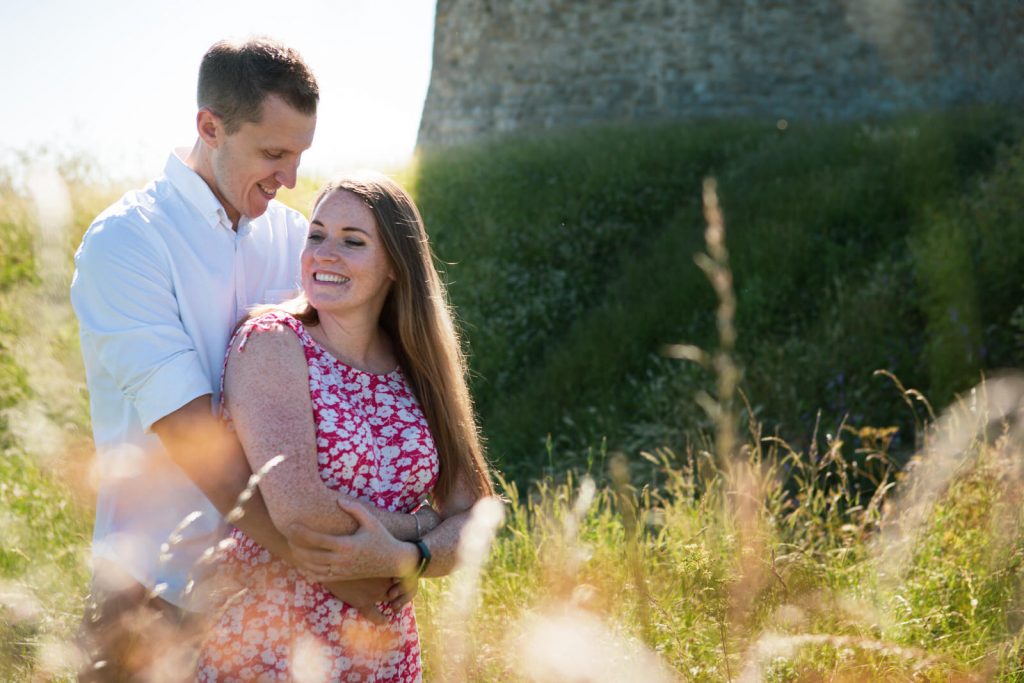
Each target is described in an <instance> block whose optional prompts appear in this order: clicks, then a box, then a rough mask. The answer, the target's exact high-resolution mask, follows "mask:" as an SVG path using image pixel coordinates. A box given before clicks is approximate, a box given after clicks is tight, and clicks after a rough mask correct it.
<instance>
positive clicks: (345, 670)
mask: <svg viewBox="0 0 1024 683" xmlns="http://www.w3.org/2000/svg"><path fill="white" fill-rule="evenodd" d="M282 325H283V326H286V327H288V328H289V329H291V330H292V331H293V332H295V334H296V336H298V338H299V340H300V341H301V342H302V346H303V350H304V352H305V355H306V363H307V365H308V367H309V394H310V398H311V399H312V403H313V418H314V420H315V422H316V446H317V462H318V465H319V470H320V478H321V479H322V480H323V481H324V483H325V484H326V485H327V486H328V487H330V488H331V489H334V490H336V491H341V492H344V493H346V494H348V495H351V496H355V497H357V498H360V499H362V500H364V501H367V502H370V503H373V504H374V505H376V506H378V507H380V508H384V509H386V510H389V511H391V512H412V511H413V510H414V509H416V507H417V506H419V505H420V503H421V502H422V501H423V500H424V499H425V498H426V497H427V495H428V494H429V493H430V491H431V490H432V489H433V487H434V484H435V483H436V481H437V474H438V467H439V465H438V458H437V450H436V449H435V447H434V442H433V439H432V437H431V435H430V428H429V427H428V425H427V421H426V418H425V417H424V416H423V412H422V411H421V410H420V407H419V403H418V402H417V401H416V397H415V396H414V395H413V392H412V389H411V387H410V386H409V383H408V382H407V381H406V378H405V376H404V375H403V374H402V372H401V370H400V369H397V370H395V371H393V372H391V373H389V374H387V375H377V374H373V373H368V372H363V371H361V370H357V369H355V368H352V367H350V366H348V365H346V364H345V363H342V362H341V361H339V360H337V359H336V358H334V357H333V356H331V355H330V354H329V353H328V352H327V351H326V350H324V349H323V348H322V347H321V346H320V345H319V344H317V343H316V341H315V340H314V339H313V338H312V337H311V336H310V335H309V332H308V331H307V330H306V329H305V327H303V325H302V323H301V322H299V321H298V320H296V319H295V318H293V317H292V316H290V315H288V314H286V313H284V312H281V311H272V312H269V313H265V314H263V315H261V316H259V317H256V318H253V319H252V320H249V321H247V322H246V323H245V324H244V325H242V326H241V327H240V328H239V329H238V331H237V332H236V333H235V337H239V335H240V338H241V342H240V344H239V351H240V352H242V351H244V348H245V344H246V342H247V341H248V339H249V337H250V335H252V334H253V333H256V332H260V331H267V330H272V329H275V328H278V327H279V326H282ZM235 337H233V338H232V341H231V344H229V349H230V347H231V345H233V344H234V340H235ZM226 362H227V361H226V359H225V363H226ZM222 389H223V386H222ZM222 393H223V392H222ZM222 410H223V415H224V417H225V419H227V420H230V416H229V415H228V414H227V411H226V409H222ZM231 536H232V538H233V539H234V541H235V544H234V547H233V548H232V549H231V550H230V551H229V553H228V557H227V559H226V564H227V569H229V570H230V571H231V572H232V573H233V574H234V576H235V578H236V580H237V581H238V582H239V584H240V585H242V586H245V587H246V590H245V591H244V592H242V593H241V594H239V595H237V596H236V597H235V598H233V599H232V600H230V601H229V602H228V604H227V605H226V607H225V608H224V610H223V613H222V615H221V616H220V619H219V621H218V622H217V623H216V624H215V626H214V627H213V629H212V630H211V632H210V633H209V634H208V636H207V638H206V641H205V642H204V644H203V648H202V652H201V655H200V661H199V668H198V671H197V679H198V680H199V681H219V682H224V683H228V682H231V681H239V682H241V681H254V680H258V681H292V680H303V681H346V682H347V681H352V682H358V683H384V682H385V681H386V682H389V683H391V682H393V683H413V682H418V681H420V680H421V664H420V646H419V636H418V634H417V630H416V616H415V612H414V610H413V606H412V604H411V603H410V604H407V605H405V607H403V608H402V609H400V610H398V611H397V612H396V611H394V610H392V609H391V608H390V607H389V606H388V605H387V604H386V603H381V604H380V605H378V606H379V607H380V608H381V610H382V611H383V613H384V614H385V616H386V617H387V623H386V624H384V625H383V626H376V625H374V624H372V623H371V622H370V621H368V620H367V619H365V618H364V617H363V616H362V615H360V614H359V612H358V611H357V610H356V609H355V608H354V607H351V606H350V605H348V604H346V603H344V602H342V601H341V600H339V599H337V598H335V597H334V596H333V595H332V594H331V593H330V592H328V591H327V589H325V588H324V587H323V586H321V585H320V584H318V583H315V582H312V581H309V580H308V579H306V578H305V577H304V575H303V574H302V573H301V572H299V571H297V570H296V569H295V568H294V567H292V566H291V565H289V564H288V563H286V562H283V561H281V560H278V559H277V558H275V557H273V556H272V555H271V554H270V553H269V552H268V551H267V550H265V549H264V548H263V547H262V546H260V545H259V544H257V543H256V542H255V541H253V540H252V539H250V538H248V537H247V536H246V535H245V534H243V533H242V532H241V531H239V530H238V529H235V530H233V531H232V534H231ZM300 669H301V670H300Z"/></svg>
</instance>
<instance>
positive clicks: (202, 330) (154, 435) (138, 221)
mask: <svg viewBox="0 0 1024 683" xmlns="http://www.w3.org/2000/svg"><path fill="white" fill-rule="evenodd" d="M318 100H319V91H318V87H317V83H316V80H315V78H314V77H313V74H312V72H311V71H310V69H309V67H308V66H307V65H306V64H305V63H304V62H303V61H302V58H301V57H300V56H299V55H298V53H296V52H295V51H294V50H291V49H290V48H287V47H285V46H283V45H280V44H278V43H276V42H274V41H271V40H267V39H255V40H249V41H245V42H237V43H236V42H220V43H217V44H216V45H214V46H213V47H211V48H210V50H209V51H208V52H207V53H206V55H205V56H204V57H203V60H202V64H201V67H200V71H199V86H198V106H199V110H198V113H197V116H196V127H197V131H198V139H197V140H196V142H195V144H194V146H193V147H192V149H191V150H188V149H181V150H176V151H175V152H174V153H173V154H172V155H171V156H170V158H169V159H168V161H167V165H166V167H165V170H164V175H163V176H162V177H160V178H159V179H157V180H156V181H154V182H152V183H150V184H149V185H148V186H146V188H144V189H142V190H139V191H135V192H129V193H128V194H126V195H125V196H124V197H122V198H121V200H120V201H118V202H117V203H115V204H114V205H113V206H111V207H109V208H108V209H107V210H106V211H104V212H103V213H102V214H101V215H100V216H99V217H98V218H97V219H96V221H95V222H94V223H93V224H92V225H91V226H90V228H89V230H88V231H87V232H86V234H85V236H84V238H83V241H82V245H81V247H80V248H79V250H78V253H77V254H76V256H75V263H76V271H75V277H74V280H73V282H72V285H71V302H72V305H73V307H74V309H75V313H76V315H77V316H78V320H79V324H80V328H81V347H82V355H83V358H84V361H85V369H86V379H87V383H88V386H89V392H90V403H91V406H90V407H91V411H92V423H93V432H94V436H95V441H96V449H97V462H98V466H99V470H100V483H99V490H98V499H97V506H96V525H95V530H94V536H93V559H94V566H93V595H92V604H91V605H90V606H89V607H88V608H87V614H86V619H85V620H84V622H83V624H84V627H83V633H84V641H85V642H86V644H87V647H88V648H89V649H90V653H89V655H90V657H91V659H92V661H91V663H90V665H89V666H87V670H86V672H85V673H84V674H83V675H82V678H83V679H98V680H121V679H123V678H130V677H131V676H133V675H142V673H143V672H149V673H147V674H146V675H150V674H152V672H153V667H156V666H177V664H176V663H175V662H173V661H172V660H173V658H174V657H175V656H180V655H181V652H180V651H176V650H175V649H174V648H170V647H165V644H162V643H160V642H158V638H159V634H160V633H162V632H163V633H170V634H172V635H173V633H174V629H176V628H178V627H179V626H180V625H182V624H188V623H190V622H191V621H193V619H194V617H193V616H192V612H193V610H199V609H201V605H198V604H196V601H195V596H194V594H195V593H196V592H197V591H195V590H194V584H193V580H194V579H197V578H199V576H200V574H201V572H202V569H203V563H199V564H198V565H197V560H199V559H200V557H202V555H203V553H204V552H206V551H207V549H208V548H211V547H212V546H214V545H216V544H217V543H218V541H219V540H220V539H222V538H223V536H224V533H225V530H226V529H225V523H224V521H223V517H222V515H223V514H226V513H227V512H228V511H229V510H231V509H232V508H233V507H234V505H235V503H236V499H237V498H238V495H239V493H240V492H241V491H242V490H243V488H244V487H245V485H246V482H247V481H248V478H249V476H250V474H251V472H250V470H249V467H248V464H247V462H246V460H245V457H244V454H243V453H242V451H241V447H240V446H239V444H238V441H237V439H235V438H234V436H233V435H232V434H231V433H230V432H229V431H228V430H227V429H226V428H225V427H224V425H223V424H222V423H221V421H220V420H219V418H218V417H217V416H216V414H215V411H214V407H215V406H216V405H217V404H218V402H219V398H220V397H219V394H220V375H221V369H222V364H223V359H224V353H225V350H226V347H227V343H228V339H229V337H230V334H231V332H232V329H233V327H234V325H235V324H236V323H237V322H238V320H239V319H240V318H241V317H243V316H244V315H245V313H246V310H247V309H249V308H251V307H252V306H254V305H257V304H261V303H274V302H279V301H282V300H284V299H286V298H290V297H291V296H293V295H294V294H295V293H296V286H297V283H298V279H299V278H298V272H299V271H298V269H299V253H300V251H301V249H302V246H303V243H304V241H305V235H306V221H305V219H304V218H303V217H302V216H301V214H299V213H298V212H296V211H293V210H291V209H288V208H286V207H285V206H283V205H282V204H280V203H278V202H276V201H274V197H275V194H276V193H277V191H278V190H279V189H280V188H281V187H287V188H291V187H294V186H295V182H296V174H297V169H298V165H299V160H300V157H301V155H302V153H303V152H304V151H306V150H307V149H308V148H309V147H310V145H311V144H312V141H313V133H314V129H315V126H316V108H317V103H318ZM236 523H237V524H238V526H239V527H240V528H241V529H242V530H243V531H245V532H246V533H247V534H248V535H249V536H250V537H251V538H253V539H254V540H256V541H257V542H259V543H261V545H263V546H264V547H265V548H267V549H268V550H270V551H271V552H273V553H274V554H277V555H279V556H281V557H283V558H285V559H288V560H290V561H294V556H293V554H292V550H291V546H289V544H288V542H287V540H286V539H285V538H284V537H283V536H282V535H281V533H279V532H278V531H277V530H276V529H274V528H273V526H272V524H271V523H270V518H269V515H268V514H267V511H266V507H265V505H264V504H263V502H262V500H261V499H260V497H259V494H258V491H257V492H256V494H255V495H254V496H253V497H252V499H251V501H250V503H249V504H248V505H247V506H246V508H245V515H244V516H243V517H242V518H241V519H240V520H238V521H237V522H236ZM381 585H382V584H381V582H379V581H372V582H351V583H350V584H348V585H346V584H342V583H339V584H332V585H331V589H332V590H334V592H335V593H336V594H337V595H338V596H339V597H342V598H343V599H345V600H346V601H348V602H350V604H353V605H356V606H357V607H359V608H360V609H361V610H364V611H365V613H367V614H372V613H374V611H375V608H374V607H373V604H374V602H375V601H377V600H379V599H381V598H382V597H383V592H384V590H386V588H384V589H383V590H382V589H381ZM140 614H141V615H142V616H139V615H140ZM140 620H141V621H140ZM167 640H168V641H171V642H173V641H177V640H180V638H169V639H167ZM186 654H187V653H186ZM161 657H163V658H164V661H161ZM186 676H187V674H186Z"/></svg>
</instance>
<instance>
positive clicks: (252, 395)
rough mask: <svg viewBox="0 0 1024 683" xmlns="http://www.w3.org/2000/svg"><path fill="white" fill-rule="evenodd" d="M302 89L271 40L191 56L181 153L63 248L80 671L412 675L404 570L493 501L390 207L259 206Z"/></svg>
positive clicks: (417, 247)
mask: <svg viewBox="0 0 1024 683" xmlns="http://www.w3.org/2000/svg"><path fill="white" fill-rule="evenodd" d="M318 100H319V92H318V87H317V84H316V80H315V79H314V77H313V74H312V73H311V71H310V69H309V68H308V66H307V65H306V64H305V63H304V62H303V60H302V59H301V57H300V56H299V55H298V54H297V53H296V52H295V51H294V50H292V49H290V48H288V47H286V46H284V45H281V44H279V43H276V42H274V41H271V40H267V39H253V40H248V41H244V42H221V43H218V44H216V45H214V46H213V47H211V48H210V50H208V51H207V53H206V55H204V57H203V60H202V64H201V66H200V71H199V85H198V113H197V116H196V125H197V132H198V138H197V140H196V142H195V144H194V146H193V147H192V148H191V149H188V148H185V149H181V150H176V151H175V152H174V153H173V154H172V155H171V156H170V158H169V159H168V161H167V165H166V167H165V170H164V174H163V175H162V176H161V177H160V178H158V179H157V180H155V181H154V182H152V183H150V184H149V185H147V186H146V187H145V188H144V189H142V190H139V191H135V192H130V193H128V194H126V195H125V196H124V197H123V198H122V199H121V200H120V201H119V202H117V203H115V204H114V205H113V206H111V207H109V208H108V209H107V210H106V211H104V212H103V213H102V214H101V215H100V216H99V217H98V218H97V219H96V221H95V222H94V223H93V224H92V226H90V228H89V230H88V231H87V232H86V234H85V237H84V238H83V241H82V245H81V247H80V248H79V250H78V253H77V254H76V257H75V262H76V272H75V277H74V280H73V282H72V286H71V300H72V304H73V306H74V309H75V312H76V315H77V316H78V319H79V324H80V330H81V346H82V354H83V358H84V361H85V368H86V376H87V382H88V387H89V392H90V407H91V411H92V423H93V432H94V436H95V441H96V448H97V462H98V466H99V471H100V473H101V476H100V484H99V489H98V498H97V506H96V524H95V530H94V537H93V586H92V594H91V596H90V599H89V603H88V605H87V607H86V614H85V618H84V619H83V627H82V635H81V640H82V643H83V647H84V649H85V650H86V654H87V655H88V657H87V659H88V661H87V663H86V665H85V666H84V667H83V669H82V671H81V673H80V680H88V681H92V680H98V681H107V680H111V681H113V680H118V681H120V680H160V679H162V680H171V679H181V680H192V679H196V680H202V681H230V680H234V681H249V680H265V681H288V680H294V679H295V678H296V677H297V675H296V671H295V668H296V666H297V665H298V664H299V661H298V660H299V659H300V658H304V659H306V660H307V663H308V661H313V662H315V668H316V671H306V672H305V673H304V674H303V676H302V677H303V679H304V680H309V679H310V676H311V675H315V678H314V680H324V681H349V680H351V681H361V682H362V683H370V682H373V681H418V680H420V678H421V674H420V671H421V667H420V653H419V641H418V637H417V631H416V622H415V615H414V612H413V607H412V604H411V600H412V598H413V596H414V595H415V593H416V586H417V582H418V580H419V579H421V578H424V577H430V576H439V575H443V574H446V573H448V572H450V571H452V569H453V568H454V565H455V558H456V549H457V546H458V542H459V539H460V535H461V533H462V530H463V527H464V526H465V524H466V523H467V521H468V518H469V513H470V509H471V508H472V506H473V505H474V504H475V503H476V502H477V501H478V500H480V499H481V498H483V497H487V496H490V495H492V493H493V491H492V487H491V483H490V477H489V474H488V470H487V465H486V462H485V460H484V456H483V452H482V448H481V444H480V439H479V435H478V431H477V427H476V422H475V418H474V415H473V410H472V404H471V400H470V397H469V393H468V389H467V386H466V381H465V370H466V368H465V359H464V358H463V356H462V352H461V347H460V344H459V340H458V334H457V330H456V328H455V325H454V323H453V320H452V317H451V314H450V311H449V309H448V305H447V297H446V294H445V290H444V285H443V283H442V281H441V279H440V278H439V276H438V273H437V271H436V269H435V267H434V263H433V260H432V254H431V251H430V247H429V243H428V241H427V235H426V232H425V231H424V226H423V221H422V219H421V217H420V215H419V212H418V210H417V208H416V206H415V204H414V203H413V201H412V200H411V198H410V197H409V195H408V194H407V193H406V192H405V191H404V190H403V189H402V188H401V187H399V186H398V185H397V184H396V183H395V182H394V181H392V180H390V179H389V178H387V177H385V176H383V175H380V174H376V173H365V174H357V175H351V176H347V177H344V178H341V179H338V180H336V181H333V182H330V183H328V184H327V185H326V186H325V187H324V188H323V189H322V190H321V191H320V193H319V195H318V196H317V198H316V200H315V202H314V206H313V210H312V214H311V216H310V219H309V222H308V223H307V222H306V220H305V219H304V218H303V217H302V216H301V214H299V213H298V212H295V211H293V210H291V209H288V208H286V207H285V206H283V205H282V204H280V203H278V202H276V201H275V200H274V197H275V194H276V192H277V191H278V190H279V189H280V188H281V187H288V188H291V187H293V186H294V185H295V182H296V173H297V168H298V164H299V160H300V157H301V155H302V153H303V152H304V151H305V150H307V149H308V148H309V147H310V145H311V144H312V140H313V133H314V129H315V126H316V108H317V103H318ZM253 472H260V473H261V479H260V480H259V484H258V486H256V487H255V488H251V487H250V489H249V492H250V493H251V494H252V495H251V496H249V497H248V498H247V499H246V496H244V495H243V496H242V503H241V511H240V512H241V515H239V509H238V508H236V504H238V503H239V496H240V494H241V493H242V492H243V491H245V490H246V486H247V483H248V482H249V479H250V476H251V475H252V473H253ZM225 518H227V519H230V520H231V524H230V525H229V524H228V523H227V522H226V521H225ZM225 539H229V540H228V542H226V543H225V542H224V540H225ZM217 547H219V548H220V549H221V550H222V552H221V553H219V554H218V556H219V558H220V559H217V560H215V561H213V562H210V561H209V557H210V552H211V551H210V549H211V548H217ZM225 577H226V578H227V579H228V581H227V585H228V588H229V589H230V590H227V591H225V590H224V583H225V582H224V581H223V579H224V578H225ZM218 579H220V580H218ZM213 585H216V586H218V588H219V590H211V589H209V586H213ZM223 594H230V595H231V598H230V599H229V600H228V601H227V602H226V603H225V602H216V601H214V600H211V599H209V596H210V595H223ZM189 638H193V639H194V640H195V642H197V643H199V646H198V650H197V651H196V650H195V649H193V648H187V647H186V648H182V647H180V643H181V642H182V641H183V640H186V641H187V640H188V639H189ZM197 662H198V663H197Z"/></svg>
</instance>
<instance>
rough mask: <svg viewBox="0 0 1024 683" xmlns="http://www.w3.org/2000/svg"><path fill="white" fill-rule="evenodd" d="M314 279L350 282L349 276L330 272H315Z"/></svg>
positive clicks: (339, 282) (318, 280)
mask: <svg viewBox="0 0 1024 683" xmlns="http://www.w3.org/2000/svg"><path fill="white" fill-rule="evenodd" d="M313 279H314V280H316V281H317V282H337V283H338V284H341V283H344V282H348V280H349V279H348V278H347V277H344V276H341V275H332V274H330V273H313Z"/></svg>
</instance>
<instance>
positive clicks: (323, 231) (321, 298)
mask: <svg viewBox="0 0 1024 683" xmlns="http://www.w3.org/2000/svg"><path fill="white" fill-rule="evenodd" d="M394 279H395V275H394V268H393V267H392V265H391V260H390V259H389V258H388V255H387V252H386V250H385V248H384V244H383V243H382V242H381V238H380V231H379V230H378V229H377V221H376V220H375V219H374V216H373V212H372V211H370V208H369V207H368V206H367V205H366V204H365V203H363V200H362V199H360V198H359V197H357V196H356V195H354V194H352V193H351V192H347V191H345V190H335V191H334V192H332V193H331V194H329V195H328V196H327V197H325V198H324V200H323V201H321V202H320V205H319V206H317V208H316V210H315V211H314V212H313V217H312V218H311V219H310V222H309V234H308V235H307V237H306V246H305V248H303V250H302V288H303V289H304V290H305V292H306V297H307V298H308V299H309V303H310V304H312V306H313V308H315V309H316V310H317V312H318V313H320V314H321V315H325V314H327V315H332V314H333V315H342V314H351V313H354V312H359V313H365V314H367V315H372V316H373V317H374V318H376V317H378V316H379V315H380V311H381V308H382V307H383V306H384V301H385V299H387V295H388V290H389V289H390V288H391V283H392V282H393V281H394Z"/></svg>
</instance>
